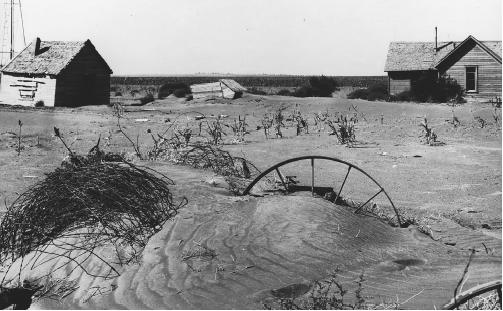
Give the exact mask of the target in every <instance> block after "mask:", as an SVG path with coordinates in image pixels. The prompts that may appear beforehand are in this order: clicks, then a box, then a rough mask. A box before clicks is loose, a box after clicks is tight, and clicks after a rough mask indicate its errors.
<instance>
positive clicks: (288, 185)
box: [243, 156, 402, 226]
mask: <svg viewBox="0 0 503 311" xmlns="http://www.w3.org/2000/svg"><path fill="white" fill-rule="evenodd" d="M303 160H309V161H310V165H311V185H310V186H302V185H297V183H296V181H295V180H294V178H295V177H296V176H285V175H283V174H282V173H281V171H280V168H281V167H282V166H284V165H286V164H289V163H292V162H297V161H303ZM315 160H324V161H333V162H337V163H340V164H343V165H345V166H347V171H346V174H345V176H344V181H343V182H342V184H341V185H340V187H339V188H338V190H339V191H337V192H335V188H332V187H321V186H315V170H314V168H315ZM352 170H356V171H358V172H360V173H362V174H363V175H364V176H365V177H366V178H368V179H369V180H370V181H372V182H373V183H374V184H375V185H377V187H378V188H379V191H378V192H377V193H375V194H374V195H372V196H371V197H370V198H369V199H368V200H366V201H364V203H361V204H359V205H357V206H355V208H356V210H355V213H358V212H360V211H361V210H362V208H363V207H365V206H366V205H367V204H369V203H370V202H371V201H372V200H374V199H375V198H376V197H377V196H378V195H380V194H384V196H385V197H386V199H387V201H388V202H389V203H390V205H391V207H392V208H393V211H394V213H395V215H396V218H397V222H398V225H399V226H402V222H401V218H400V215H399V214H398V210H397V209H396V207H395V204H394V203H393V201H392V200H391V198H390V196H389V195H388V193H387V192H386V190H384V188H383V187H382V186H381V185H380V184H379V183H378V182H377V181H376V180H375V179H374V178H373V177H372V176H370V175H369V174H368V173H367V172H365V171H364V170H363V169H361V168H359V167H358V166H356V165H354V164H351V163H349V162H346V161H343V160H341V159H338V158H335V157H326V156H302V157H296V158H291V159H288V160H285V161H283V162H280V163H277V164H275V165H273V166H271V167H270V168H268V169H267V170H265V171H264V172H262V173H261V174H260V175H258V176H257V177H256V178H255V179H254V180H253V181H252V182H251V183H250V184H249V185H248V186H247V187H246V189H245V190H244V191H243V195H247V194H250V193H251V192H252V189H253V187H254V186H255V185H256V184H257V183H258V182H259V181H261V180H262V179H267V177H266V176H267V175H268V174H270V173H273V172H275V173H276V175H277V176H278V177H279V179H280V182H281V186H282V190H281V191H282V192H283V193H292V192H295V191H302V190H310V191H311V194H312V195H313V196H314V194H315V193H319V192H320V190H321V191H333V192H335V194H336V197H335V201H334V202H337V201H338V200H339V198H342V196H341V193H342V191H343V189H344V186H345V185H346V182H347V181H348V177H349V176H350V173H351V171H352Z"/></svg>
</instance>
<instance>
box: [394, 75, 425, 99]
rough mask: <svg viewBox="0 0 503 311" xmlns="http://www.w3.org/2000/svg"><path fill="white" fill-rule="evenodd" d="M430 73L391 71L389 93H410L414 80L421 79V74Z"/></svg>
mask: <svg viewBox="0 0 503 311" xmlns="http://www.w3.org/2000/svg"><path fill="white" fill-rule="evenodd" d="M425 72H428V71H390V72H388V77H389V85H388V87H389V90H388V91H389V93H390V94H391V95H396V94H398V93H401V92H405V91H410V88H411V87H412V84H413V83H414V80H416V79H417V78H419V76H420V75H421V74H424V73H425Z"/></svg>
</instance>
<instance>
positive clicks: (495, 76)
mask: <svg viewBox="0 0 503 311" xmlns="http://www.w3.org/2000/svg"><path fill="white" fill-rule="evenodd" d="M384 71H386V72H387V73H388V90H389V93H390V94H398V93H400V92H403V91H407V90H410V89H411V87H413V85H414V82H415V81H416V80H417V78H418V77H419V76H421V75H423V74H430V75H431V76H432V78H437V77H439V76H446V77H451V78H453V79H455V80H456V81H457V83H458V84H459V85H461V86H462V87H463V89H464V90H465V92H466V94H467V95H468V96H469V97H473V98H489V97H496V96H499V97H501V41H479V40H477V39H475V38H474V37H473V36H468V38H466V39H465V40H464V41H461V42H391V43H390V45H389V50H388V56H387V59H386V65H385V68H384Z"/></svg>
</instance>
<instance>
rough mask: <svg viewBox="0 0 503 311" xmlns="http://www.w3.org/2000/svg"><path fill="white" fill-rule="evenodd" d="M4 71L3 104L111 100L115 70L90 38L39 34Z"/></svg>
mask: <svg viewBox="0 0 503 311" xmlns="http://www.w3.org/2000/svg"><path fill="white" fill-rule="evenodd" d="M1 74H2V77H1V82H0V83H1V84H0V101H1V103H2V104H8V105H22V106H35V105H42V104H43V105H44V106H49V107H52V106H56V107H58V106H66V107H77V106H85V105H107V104H109V102H110V75H111V74H112V70H111V69H110V67H109V66H108V65H107V63H106V62H105V60H104V59H103V58H102V57H101V55H100V54H99V53H98V52H97V51H96V49H95V47H94V45H93V44H92V43H91V41H90V40H87V41H79V42H68V41H41V40H40V38H36V39H35V40H34V41H33V42H32V43H30V44H29V45H28V46H27V47H26V48H25V49H24V50H22V51H21V52H20V53H19V54H18V55H16V56H15V57H14V58H13V59H12V60H11V61H10V62H9V63H8V64H7V65H5V66H4V67H3V68H2V70H1Z"/></svg>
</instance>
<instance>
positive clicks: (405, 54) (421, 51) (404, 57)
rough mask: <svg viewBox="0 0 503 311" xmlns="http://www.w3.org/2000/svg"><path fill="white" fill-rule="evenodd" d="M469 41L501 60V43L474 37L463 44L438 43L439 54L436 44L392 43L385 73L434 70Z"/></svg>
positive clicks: (470, 37)
mask: <svg viewBox="0 0 503 311" xmlns="http://www.w3.org/2000/svg"><path fill="white" fill-rule="evenodd" d="M469 39H473V40H475V41H476V42H477V44H481V45H483V48H485V49H488V50H489V51H492V52H493V53H494V54H495V55H496V56H499V58H500V60H501V41H478V40H476V39H475V38H473V37H472V36H469V37H468V38H467V39H465V40H464V41H462V42H438V48H439V50H438V51H437V52H435V42H391V43H390V45H389V49H388V56H387V58H386V65H385V66H384V71H414V70H434V69H436V66H437V65H438V63H439V62H440V61H442V60H443V59H444V58H445V57H446V56H447V55H448V54H450V53H451V52H452V51H453V50H454V49H456V48H458V47H459V46H460V45H461V44H463V43H464V42H466V41H467V40H469Z"/></svg>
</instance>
